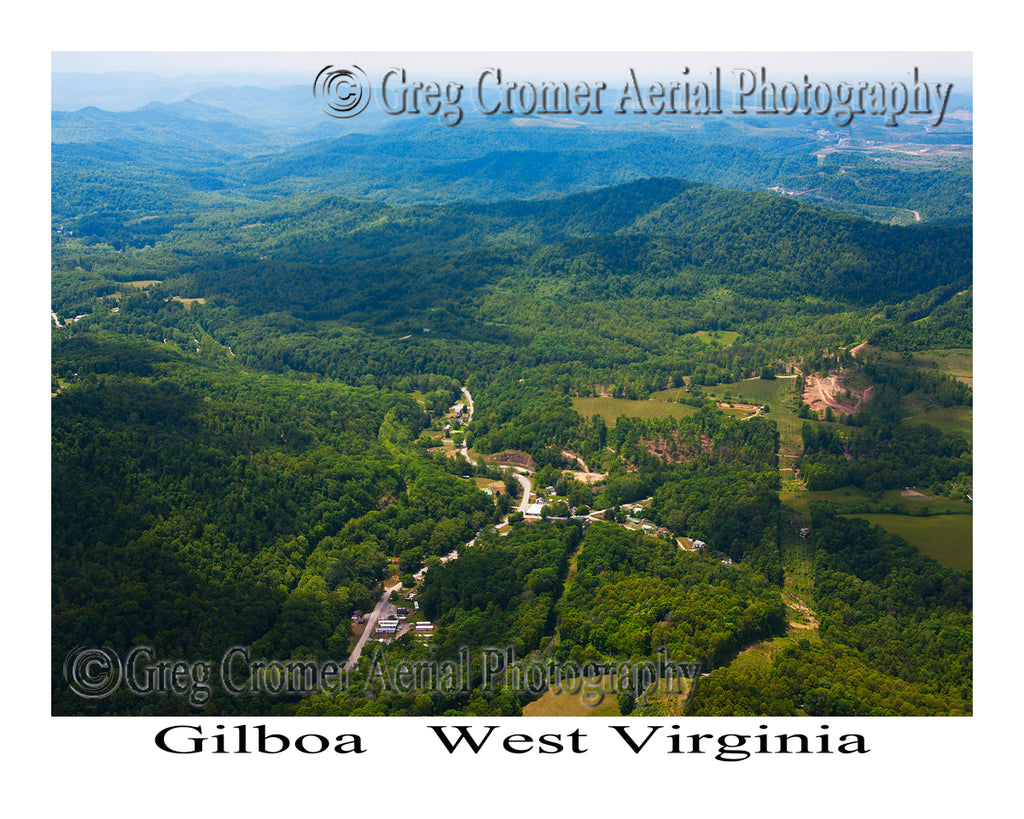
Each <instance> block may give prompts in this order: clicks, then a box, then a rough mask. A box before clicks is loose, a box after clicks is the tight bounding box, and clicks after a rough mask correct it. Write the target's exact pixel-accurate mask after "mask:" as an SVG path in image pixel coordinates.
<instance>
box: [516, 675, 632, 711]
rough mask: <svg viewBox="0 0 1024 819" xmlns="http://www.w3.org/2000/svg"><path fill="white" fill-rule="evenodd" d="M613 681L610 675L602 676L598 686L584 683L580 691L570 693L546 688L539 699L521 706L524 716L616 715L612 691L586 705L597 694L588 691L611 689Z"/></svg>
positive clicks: (616, 708)
mask: <svg viewBox="0 0 1024 819" xmlns="http://www.w3.org/2000/svg"><path fill="white" fill-rule="evenodd" d="M612 683H613V681H612V680H611V678H610V677H608V676H605V677H603V678H602V681H601V684H600V685H599V686H594V685H589V686H588V685H586V684H584V685H583V687H582V688H581V690H580V691H577V692H576V693H575V694H570V693H568V692H566V691H559V692H558V693H556V692H555V691H553V690H551V689H548V690H547V691H545V692H544V694H543V695H541V697H540V699H536V700H534V701H533V702H531V703H529V704H527V705H524V706H523V716H524V717H617V716H619V697H618V695H617V694H615V693H614V692H612V693H605V694H604V696H603V697H601V701H600V702H599V703H598V704H597V705H588V704H587V702H588V701H592V700H596V699H597V698H598V695H597V694H596V693H592V694H590V695H588V693H587V692H588V691H590V692H598V691H606V692H611V691H612V687H613V685H612Z"/></svg>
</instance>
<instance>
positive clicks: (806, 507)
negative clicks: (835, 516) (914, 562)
mask: <svg viewBox="0 0 1024 819" xmlns="http://www.w3.org/2000/svg"><path fill="white" fill-rule="evenodd" d="M779 498H780V500H781V501H782V503H783V505H785V506H788V507H789V508H790V509H792V510H794V511H796V512H799V513H800V514H801V515H804V517H807V516H808V515H810V502H811V501H834V502H835V503H844V502H849V501H863V502H865V503H869V502H877V503H887V504H891V503H899V504H902V505H903V506H905V507H906V508H907V509H909V510H914V509H920V508H921V507H927V508H928V510H929V511H930V512H932V513H933V514H935V516H936V519H937V518H939V517H941V516H948V515H961V514H966V515H970V514H971V512H972V511H973V510H972V508H971V504H970V503H969V502H968V501H962V500H953V499H951V498H944V497H942V496H941V495H929V494H927V493H926V492H923V491H922V492H918V491H914V490H911V491H904V490H902V489H890V490H889V491H888V492H883V493H882V494H881V495H877V496H873V495H869V494H868V493H867V492H865V491H864V490H863V489H859V488H858V487H856V486H844V487H841V488H840V489H828V490H826V491H822V492H808V491H806V490H798V489H794V488H792V487H791V486H787V485H785V482H784V485H783V488H782V491H781V492H780V493H779ZM888 517H900V518H902V517H909V516H907V515H888ZM914 519H915V520H928V518H917V517H914ZM907 539H908V540H909V539H910V538H907Z"/></svg>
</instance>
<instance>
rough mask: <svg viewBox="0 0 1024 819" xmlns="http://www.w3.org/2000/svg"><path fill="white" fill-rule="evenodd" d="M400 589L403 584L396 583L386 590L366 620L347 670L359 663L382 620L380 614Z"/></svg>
mask: <svg viewBox="0 0 1024 819" xmlns="http://www.w3.org/2000/svg"><path fill="white" fill-rule="evenodd" d="M400 588H402V584H401V583H396V584H395V585H394V586H389V587H387V588H385V589H384V594H382V595H381V596H380V600H378V601H377V605H376V606H374V607H373V611H371V612H370V615H369V616H368V617H367V618H366V625H365V626H364V627H363V633H362V635H361V636H360V637H359V642H358V643H356V647H355V648H354V649H352V653H351V654H350V655H349V658H348V662H346V663H345V668H354V667H355V664H356V663H358V662H359V655H360V654H361V653H362V651H363V646H364V645H366V641H367V640H369V639H370V635H371V634H373V629H374V627H376V625H377V620H378V619H380V614H381V612H382V611H383V610H384V606H386V605H387V603H388V599H389V598H390V597H391V592H393V591H395V590H396V589H400Z"/></svg>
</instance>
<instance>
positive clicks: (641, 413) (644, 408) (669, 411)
mask: <svg viewBox="0 0 1024 819" xmlns="http://www.w3.org/2000/svg"><path fill="white" fill-rule="evenodd" d="M572 408H573V409H574V410H576V412H578V413H579V414H580V415H582V416H583V417H584V418H590V417H591V416H593V415H600V416H601V417H602V418H604V420H605V423H606V424H608V426H610V427H613V426H615V419H616V418H618V417H619V416H620V415H628V416H629V417H631V418H669V417H671V418H684V417H685V416H687V415H693V414H694V413H695V412H696V411H697V409H696V407H691V406H689V405H687V404H674V403H670V402H669V401H661V400H657V399H654V398H652V399H648V400H647V401H631V400H629V399H628V398H574V399H572Z"/></svg>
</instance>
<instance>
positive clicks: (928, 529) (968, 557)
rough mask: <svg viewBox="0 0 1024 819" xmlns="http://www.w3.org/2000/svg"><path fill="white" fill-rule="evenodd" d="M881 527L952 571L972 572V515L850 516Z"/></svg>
mask: <svg viewBox="0 0 1024 819" xmlns="http://www.w3.org/2000/svg"><path fill="white" fill-rule="evenodd" d="M848 517H856V518H861V519H863V520H866V521H868V522H869V523H872V524H875V525H876V526H881V527H882V528H883V529H885V531H887V532H889V533H891V534H894V535H899V536H900V537H902V538H905V539H906V540H907V542H908V543H911V544H913V545H914V546H916V547H917V548H918V549H919V550H920V551H921V553H922V554H925V555H928V557H933V558H935V559H936V560H937V561H939V563H941V564H942V565H944V566H949V567H950V568H951V569H961V570H965V569H970V568H972V566H973V564H974V529H973V522H974V517H973V516H972V515H936V516H934V517H916V516H912V515H849V516H848Z"/></svg>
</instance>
